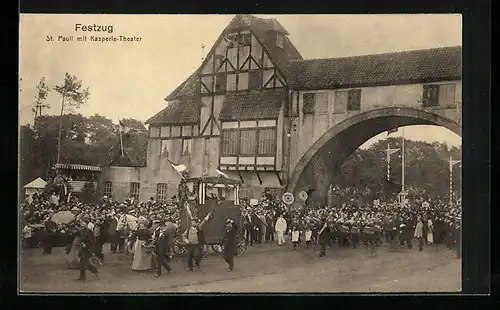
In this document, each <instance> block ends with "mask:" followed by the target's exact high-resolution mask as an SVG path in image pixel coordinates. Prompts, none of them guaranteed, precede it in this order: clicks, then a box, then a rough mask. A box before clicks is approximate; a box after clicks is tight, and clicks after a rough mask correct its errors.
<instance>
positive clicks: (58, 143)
mask: <svg viewBox="0 0 500 310" xmlns="http://www.w3.org/2000/svg"><path fill="white" fill-rule="evenodd" d="M64 97H65V96H64V95H63V96H62V101H61V116H60V120H59V139H58V141H57V161H56V164H59V163H60V159H61V136H62V125H63V111H64Z"/></svg>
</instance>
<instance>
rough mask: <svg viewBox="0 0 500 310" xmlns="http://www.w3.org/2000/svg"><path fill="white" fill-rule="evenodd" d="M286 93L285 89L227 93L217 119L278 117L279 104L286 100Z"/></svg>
mask: <svg viewBox="0 0 500 310" xmlns="http://www.w3.org/2000/svg"><path fill="white" fill-rule="evenodd" d="M286 94H287V93H286V91H262V92H260V91H259V92H251V93H232V94H227V95H226V98H225V100H224V103H223V106H222V110H221V112H220V114H219V119H220V120H222V121H230V120H255V119H265V118H278V116H279V113H280V110H281V106H282V105H283V104H284V102H285V101H286Z"/></svg>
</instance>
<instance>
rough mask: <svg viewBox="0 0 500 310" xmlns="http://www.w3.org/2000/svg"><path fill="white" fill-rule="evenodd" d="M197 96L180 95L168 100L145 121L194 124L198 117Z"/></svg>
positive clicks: (154, 123)
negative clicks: (177, 97) (175, 98)
mask: <svg viewBox="0 0 500 310" xmlns="http://www.w3.org/2000/svg"><path fill="white" fill-rule="evenodd" d="M200 106H201V99H200V97H199V96H191V97H181V98H179V99H178V100H175V101H170V102H169V103H168V105H167V107H166V108H165V109H163V110H161V111H160V112H158V113H157V114H156V115H155V116H153V117H151V118H150V119H148V120H147V121H146V124H150V125H162V124H164V125H168V124H179V125H182V124H195V123H198V121H199V119H200Z"/></svg>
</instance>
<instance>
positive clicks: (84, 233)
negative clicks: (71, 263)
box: [77, 218, 98, 281]
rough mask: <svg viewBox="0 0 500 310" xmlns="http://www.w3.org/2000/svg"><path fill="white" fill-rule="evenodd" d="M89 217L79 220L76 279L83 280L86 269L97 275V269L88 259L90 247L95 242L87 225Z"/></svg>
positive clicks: (90, 253) (90, 251)
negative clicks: (79, 240) (78, 273)
mask: <svg viewBox="0 0 500 310" xmlns="http://www.w3.org/2000/svg"><path fill="white" fill-rule="evenodd" d="M89 221H90V219H88V218H84V219H82V220H81V222H80V230H79V234H80V236H81V250H80V253H79V256H80V277H79V278H78V279H77V280H82V281H85V279H86V274H85V271H86V270H87V269H88V270H90V272H92V274H93V275H94V276H96V277H97V276H98V270H97V268H95V267H94V266H93V265H91V264H90V262H89V259H90V257H91V256H92V247H93V244H94V242H95V237H94V233H93V232H92V231H91V230H90V229H89V228H88V227H87V225H88V224H89Z"/></svg>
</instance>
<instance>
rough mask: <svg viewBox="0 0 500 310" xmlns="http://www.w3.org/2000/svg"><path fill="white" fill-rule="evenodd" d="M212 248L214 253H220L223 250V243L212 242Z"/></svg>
mask: <svg viewBox="0 0 500 310" xmlns="http://www.w3.org/2000/svg"><path fill="white" fill-rule="evenodd" d="M212 250H214V252H216V253H222V252H224V245H223V244H213V245H212Z"/></svg>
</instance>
